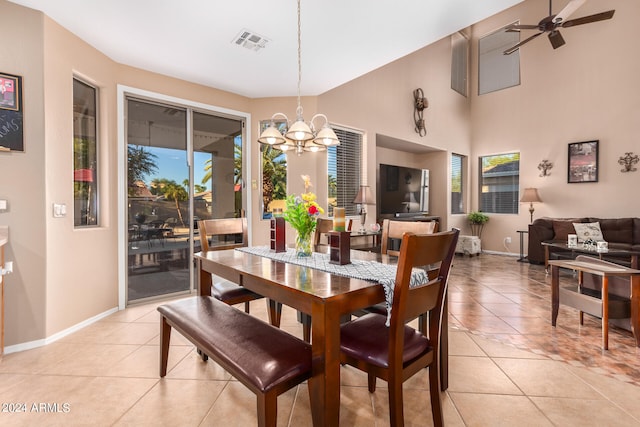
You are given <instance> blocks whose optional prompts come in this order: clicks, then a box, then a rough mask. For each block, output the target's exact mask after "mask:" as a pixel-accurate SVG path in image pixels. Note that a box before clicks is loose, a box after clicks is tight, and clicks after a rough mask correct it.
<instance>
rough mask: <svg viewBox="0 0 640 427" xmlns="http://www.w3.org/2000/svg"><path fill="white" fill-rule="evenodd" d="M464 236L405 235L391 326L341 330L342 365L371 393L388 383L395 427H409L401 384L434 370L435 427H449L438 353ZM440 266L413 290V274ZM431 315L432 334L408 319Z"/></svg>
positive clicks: (376, 319) (355, 325)
mask: <svg viewBox="0 0 640 427" xmlns="http://www.w3.org/2000/svg"><path fill="white" fill-rule="evenodd" d="M458 235H459V230H452V231H445V232H441V233H435V234H420V235H418V234H413V233H411V232H409V233H405V234H404V235H403V237H402V244H401V246H400V256H399V259H398V270H397V273H396V278H395V283H394V285H393V302H392V309H391V320H390V326H389V327H387V326H386V321H387V316H386V313H385V314H379V313H369V314H366V315H364V316H362V317H358V318H356V319H354V320H352V321H350V322H348V323H346V324H343V325H342V326H341V327H340V361H341V363H343V364H348V365H351V366H353V367H355V368H357V369H360V370H362V371H364V372H366V373H367V375H368V387H369V392H371V393H373V392H375V389H376V378H381V379H383V380H385V381H387V383H388V389H389V417H390V424H391V426H402V425H404V413H403V399H402V384H403V383H404V381H405V380H407V379H408V378H410V377H412V376H413V375H414V374H416V373H417V372H420V371H421V370H422V369H423V368H427V367H428V368H429V393H430V396H431V413H432V417H433V424H434V426H442V425H443V424H444V421H443V416H442V402H441V397H440V369H439V363H440V361H439V357H438V355H439V351H440V345H441V344H440V335H441V327H442V311H443V307H444V301H445V295H446V291H447V279H448V277H444V276H443V274H442V273H443V272H446V275H447V276H448V272H449V265H447V264H446V263H447V262H449V264H450V262H451V259H452V258H453V256H452V255H451V254H453V252H454V251H455V245H456V242H457V237H458ZM427 265H439V266H440V267H439V272H438V274H437V276H436V277H435V278H434V279H429V278H428V277H425V279H424V280H423V281H421V282H420V283H418V284H415V283H414V284H412V285H411V287H410V286H409V285H410V282H411V280H412V272H413V270H414V268H421V267H422V268H423V267H424V266H427ZM426 312H428V313H429V328H428V332H427V333H426V334H425V333H422V332H420V331H416V330H415V329H413V328H411V327H410V326H408V325H407V324H406V322H407V321H408V320H409V319H412V318H415V317H417V316H419V315H420V314H422V313H426Z"/></svg>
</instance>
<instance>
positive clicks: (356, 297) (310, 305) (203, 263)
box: [195, 249, 447, 426]
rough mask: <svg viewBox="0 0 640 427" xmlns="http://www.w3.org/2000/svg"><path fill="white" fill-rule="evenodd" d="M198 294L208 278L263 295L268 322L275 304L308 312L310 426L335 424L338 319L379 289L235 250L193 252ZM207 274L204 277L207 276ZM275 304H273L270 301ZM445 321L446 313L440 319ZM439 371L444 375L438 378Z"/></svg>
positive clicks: (371, 256) (380, 296) (372, 299)
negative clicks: (310, 366) (309, 330)
mask: <svg viewBox="0 0 640 427" xmlns="http://www.w3.org/2000/svg"><path fill="white" fill-rule="evenodd" d="M351 259H360V260H374V261H378V262H383V263H395V262H396V259H395V258H394V257H388V256H387V255H381V254H375V253H368V252H362V251H351ZM195 261H196V264H197V265H196V268H197V271H198V292H199V294H200V295H210V293H211V280H212V278H211V274H214V275H216V276H219V277H222V278H224V279H226V280H230V281H232V282H234V283H237V284H239V285H241V286H244V287H246V288H248V289H251V290H252V291H254V292H256V293H259V294H261V295H264V296H265V297H266V298H267V301H268V307H269V319H270V322H271V323H272V324H274V325H275V324H277V323H276V321H277V322H278V323H279V319H276V315H277V314H276V313H277V311H276V310H275V307H276V304H278V303H281V304H284V305H287V306H290V307H292V308H294V309H296V310H300V311H302V312H304V313H307V314H310V315H311V317H312V319H313V321H312V328H311V342H312V355H313V356H312V357H313V368H312V370H313V371H312V377H311V379H310V380H309V382H308V386H309V397H310V401H311V412H312V417H313V425H314V426H337V425H339V416H340V366H341V365H340V320H341V319H340V318H341V316H343V315H347V314H349V313H353V312H356V311H358V310H361V309H363V308H365V307H368V306H371V305H374V304H377V303H380V302H383V301H384V300H385V295H384V290H383V287H382V286H381V285H380V284H378V283H376V282H372V281H366V280H361V279H353V278H349V277H345V276H340V275H337V274H331V273H328V272H324V271H321V270H317V269H314V268H310V267H302V266H298V265H295V264H290V263H285V262H282V261H276V260H273V259H270V258H266V257H262V256H259V255H254V254H250V253H246V252H241V251H237V250H233V249H231V250H222V251H208V252H199V253H196V254H195ZM209 273H210V274H209ZM276 301H277V302H276ZM443 318H446V314H445V315H444V316H443ZM442 329H443V333H442V335H443V337H444V338H443V348H444V349H445V351H444V354H445V357H443V358H442V363H441V367H442V369H443V370H442V371H441V376H442V378H443V379H444V380H445V381H444V382H443V384H442V386H443V389H444V388H446V365H447V363H446V359H447V357H446V353H447V352H446V345H447V340H446V334H447V333H446V329H447V328H446V322H444V323H443V328H442ZM443 373H444V374H443Z"/></svg>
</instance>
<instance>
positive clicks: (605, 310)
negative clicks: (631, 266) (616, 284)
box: [602, 276, 609, 350]
mask: <svg viewBox="0 0 640 427" xmlns="http://www.w3.org/2000/svg"><path fill="white" fill-rule="evenodd" d="M602 348H603V349H605V350H609V278H608V277H607V276H603V277H602Z"/></svg>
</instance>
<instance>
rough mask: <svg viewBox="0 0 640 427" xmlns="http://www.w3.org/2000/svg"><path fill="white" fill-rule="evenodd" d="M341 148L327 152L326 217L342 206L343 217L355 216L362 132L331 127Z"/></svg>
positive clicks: (359, 179) (359, 181) (329, 149)
mask: <svg viewBox="0 0 640 427" xmlns="http://www.w3.org/2000/svg"><path fill="white" fill-rule="evenodd" d="M332 128H333V130H334V132H335V133H336V135H337V136H338V139H339V140H340V145H338V146H336V147H329V148H328V149H327V163H328V165H327V167H328V169H327V176H328V185H329V191H328V195H329V200H328V203H327V206H328V209H327V211H328V212H327V214H328V215H329V216H331V215H333V208H334V207H336V206H338V207H343V208H344V210H345V214H346V215H356V214H357V212H356V205H354V204H353V199H354V198H355V197H356V193H357V192H358V190H359V188H360V183H361V178H360V177H361V175H362V174H361V171H362V139H363V138H362V133H361V132H358V131H355V130H353V129H347V128H342V127H337V126H332Z"/></svg>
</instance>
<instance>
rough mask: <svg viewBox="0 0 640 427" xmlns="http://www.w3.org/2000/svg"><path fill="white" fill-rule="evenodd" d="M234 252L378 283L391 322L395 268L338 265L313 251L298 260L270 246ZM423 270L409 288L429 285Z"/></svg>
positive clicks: (374, 264)
mask: <svg viewBox="0 0 640 427" xmlns="http://www.w3.org/2000/svg"><path fill="white" fill-rule="evenodd" d="M236 250H237V251H241V252H247V253H250V254H252V255H258V256H262V257H265V258H270V259H273V260H276V261H281V262H286V263H289V264H295V265H299V266H302V267H309V268H313V269H315V270H320V271H324V272H327V273H331V274H337V275H339V276H345V277H350V278H352V279H361V280H366V281H369V282H377V283H379V284H380V285H382V287H383V289H384V295H385V300H386V304H387V326H389V323H390V321H391V305H392V303H393V287H394V284H395V280H396V270H397V265H393V264H383V263H381V262H378V261H364V260H351V263H350V264H345V265H339V264H331V263H330V262H329V260H330V258H329V254H325V253H319V252H313V253H312V254H311V256H310V257H302V258H299V257H297V256H296V251H295V250H294V249H290V248H288V249H287V250H286V252H273V251H272V250H271V248H270V247H269V246H252V247H242V248H236ZM428 281H429V279H428V276H427V273H426V271H425V270H423V269H419V268H414V269H413V271H412V273H411V282H410V283H409V287H413V286H417V285H421V284H423V283H426V282H428Z"/></svg>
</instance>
